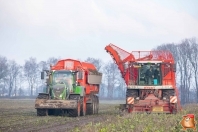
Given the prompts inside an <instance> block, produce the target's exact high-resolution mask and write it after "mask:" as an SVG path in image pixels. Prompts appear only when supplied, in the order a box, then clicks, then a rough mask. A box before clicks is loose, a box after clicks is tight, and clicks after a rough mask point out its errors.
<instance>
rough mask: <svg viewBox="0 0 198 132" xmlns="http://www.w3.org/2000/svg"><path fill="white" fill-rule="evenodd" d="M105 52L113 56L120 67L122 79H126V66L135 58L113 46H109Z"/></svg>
mask: <svg viewBox="0 0 198 132" xmlns="http://www.w3.org/2000/svg"><path fill="white" fill-rule="evenodd" d="M105 50H106V51H107V52H108V53H109V54H110V55H111V57H112V58H113V60H114V61H115V63H116V64H117V65H118V68H119V70H120V72H121V74H122V77H123V78H124V76H125V73H126V69H125V68H124V65H125V63H127V62H132V61H134V60H135V58H134V56H133V55H132V54H131V53H129V52H127V51H125V50H123V49H121V48H119V47H117V46H115V45H113V44H109V45H107V46H106V47H105Z"/></svg>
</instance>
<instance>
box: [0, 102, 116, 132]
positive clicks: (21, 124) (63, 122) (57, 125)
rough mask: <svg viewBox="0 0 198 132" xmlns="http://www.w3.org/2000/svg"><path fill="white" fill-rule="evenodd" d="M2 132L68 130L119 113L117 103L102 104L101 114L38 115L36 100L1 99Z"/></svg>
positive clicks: (0, 121) (0, 118)
mask: <svg viewBox="0 0 198 132" xmlns="http://www.w3.org/2000/svg"><path fill="white" fill-rule="evenodd" d="M0 104H1V105H0V132H4V131H5V132H68V131H71V130H73V129H74V128H75V127H80V126H84V125H86V124H89V123H92V124H95V123H98V122H102V121H106V120H107V116H106V115H107V114H108V115H109V114H117V113H116V112H115V111H112V110H114V109H112V108H114V106H115V105H108V104H100V109H99V114H97V115H86V116H81V117H68V116H44V117H38V116H37V115H36V110H35V109H34V100H12V99H11V100H0Z"/></svg>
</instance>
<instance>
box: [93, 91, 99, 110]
mask: <svg viewBox="0 0 198 132" xmlns="http://www.w3.org/2000/svg"><path fill="white" fill-rule="evenodd" d="M94 97H95V114H98V111H99V99H98V96H96V95H94Z"/></svg>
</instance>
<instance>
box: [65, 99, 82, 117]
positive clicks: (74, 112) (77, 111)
mask: <svg viewBox="0 0 198 132" xmlns="http://www.w3.org/2000/svg"><path fill="white" fill-rule="evenodd" d="M68 114H69V116H71V117H78V116H80V101H78V105H77V108H76V109H70V110H68Z"/></svg>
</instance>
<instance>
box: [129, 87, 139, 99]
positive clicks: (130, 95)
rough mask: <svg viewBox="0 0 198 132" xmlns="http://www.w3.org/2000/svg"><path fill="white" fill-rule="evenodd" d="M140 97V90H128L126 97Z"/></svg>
mask: <svg viewBox="0 0 198 132" xmlns="http://www.w3.org/2000/svg"><path fill="white" fill-rule="evenodd" d="M137 96H138V90H134V89H127V91H126V97H134V98H135V97H137Z"/></svg>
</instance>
